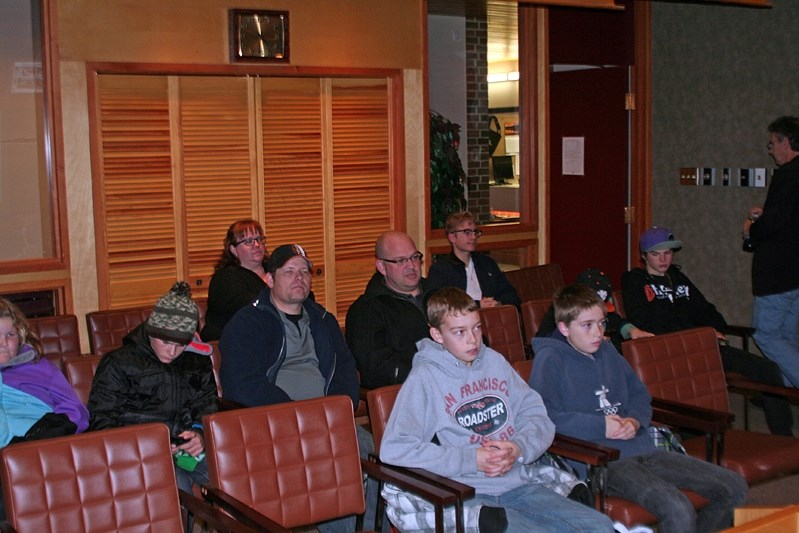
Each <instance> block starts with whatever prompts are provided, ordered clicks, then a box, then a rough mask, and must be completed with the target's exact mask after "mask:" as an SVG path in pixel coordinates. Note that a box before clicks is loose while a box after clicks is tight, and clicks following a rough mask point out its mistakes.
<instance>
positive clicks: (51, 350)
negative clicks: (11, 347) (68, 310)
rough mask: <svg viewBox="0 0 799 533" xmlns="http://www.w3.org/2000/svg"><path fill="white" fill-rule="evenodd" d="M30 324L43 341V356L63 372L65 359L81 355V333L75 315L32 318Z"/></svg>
mask: <svg viewBox="0 0 799 533" xmlns="http://www.w3.org/2000/svg"><path fill="white" fill-rule="evenodd" d="M28 322H29V323H30V325H31V329H33V330H34V331H35V332H36V334H37V335H38V336H39V338H40V339H41V341H42V351H43V352H44V353H43V354H42V355H44V356H45V357H46V358H47V359H48V360H49V361H50V362H51V363H53V364H54V365H55V366H57V367H58V369H59V370H61V371H62V372H63V370H64V359H66V358H68V357H70V356H74V355H80V353H81V352H80V333H79V332H78V317H76V316H75V315H57V316H47V317H40V318H31V319H29V320H28Z"/></svg>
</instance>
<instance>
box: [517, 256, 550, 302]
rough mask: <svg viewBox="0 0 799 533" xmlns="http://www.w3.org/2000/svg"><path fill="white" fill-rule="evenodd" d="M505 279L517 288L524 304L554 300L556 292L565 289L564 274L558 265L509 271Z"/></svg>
mask: <svg viewBox="0 0 799 533" xmlns="http://www.w3.org/2000/svg"><path fill="white" fill-rule="evenodd" d="M505 277H506V278H508V281H510V283H511V285H513V286H514V287H515V288H516V292H517V293H518V294H519V298H521V300H522V302H526V301H528V300H535V299H538V298H552V295H553V294H555V291H557V290H558V289H560V288H561V287H563V272H562V271H561V269H560V265H559V264H557V263H548V264H545V265H536V266H529V267H523V268H520V269H518V270H508V271H507V272H505Z"/></svg>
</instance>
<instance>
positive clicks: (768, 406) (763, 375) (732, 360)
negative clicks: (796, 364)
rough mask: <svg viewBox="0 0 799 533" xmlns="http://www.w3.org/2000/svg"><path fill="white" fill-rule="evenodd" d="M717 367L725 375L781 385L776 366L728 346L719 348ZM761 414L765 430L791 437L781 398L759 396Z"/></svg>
mask: <svg viewBox="0 0 799 533" xmlns="http://www.w3.org/2000/svg"><path fill="white" fill-rule="evenodd" d="M719 348H721V364H722V365H723V366H724V370H725V371H727V372H737V373H738V374H741V375H742V376H744V377H747V378H749V379H751V380H752V381H757V382H758V383H764V384H767V385H777V386H784V382H783V380H782V372H781V371H780V367H779V366H777V364H776V363H775V362H773V361H770V360H768V359H764V358H763V357H758V356H756V355H754V354H751V353H749V352H745V351H743V350H739V349H738V348H734V347H732V346H720V347H719ZM763 411H765V414H766V424H768V429H769V431H771V432H772V433H773V434H775V435H787V436H790V437H793V413H792V412H791V404H790V402H789V401H788V400H787V399H786V398H785V397H783V396H775V395H773V394H763Z"/></svg>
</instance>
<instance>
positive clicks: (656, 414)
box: [652, 398, 733, 433]
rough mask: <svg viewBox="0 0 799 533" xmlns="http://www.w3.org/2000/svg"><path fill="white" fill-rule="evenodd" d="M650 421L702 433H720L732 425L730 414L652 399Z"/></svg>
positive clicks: (661, 399)
mask: <svg viewBox="0 0 799 533" xmlns="http://www.w3.org/2000/svg"><path fill="white" fill-rule="evenodd" d="M652 419H653V420H654V421H656V422H661V423H663V424H666V425H669V426H676V427H680V428H685V429H693V430H696V431H702V432H704V433H722V432H724V430H725V429H726V428H727V427H728V426H729V425H730V424H731V423H732V420H733V415H732V413H727V412H724V411H716V410H713V409H705V408H704V407H697V406H694V405H688V404H685V403H680V402H675V401H672V400H664V399H663V398H652Z"/></svg>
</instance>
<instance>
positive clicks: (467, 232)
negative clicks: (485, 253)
mask: <svg viewBox="0 0 799 533" xmlns="http://www.w3.org/2000/svg"><path fill="white" fill-rule="evenodd" d="M450 233H463V234H464V235H466V236H467V237H471V236H472V235H474V236H475V237H479V236H480V235H482V234H483V230H481V229H456V230H455V231H450Z"/></svg>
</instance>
